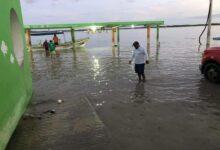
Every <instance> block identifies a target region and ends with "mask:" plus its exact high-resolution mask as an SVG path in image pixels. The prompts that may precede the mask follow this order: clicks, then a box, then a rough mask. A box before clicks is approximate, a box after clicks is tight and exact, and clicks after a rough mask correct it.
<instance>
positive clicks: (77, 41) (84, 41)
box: [75, 37, 89, 47]
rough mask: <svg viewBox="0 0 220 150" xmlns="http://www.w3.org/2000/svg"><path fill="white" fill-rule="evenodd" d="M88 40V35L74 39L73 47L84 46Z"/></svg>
mask: <svg viewBox="0 0 220 150" xmlns="http://www.w3.org/2000/svg"><path fill="white" fill-rule="evenodd" d="M88 41H89V37H87V38H83V39H78V40H76V43H75V47H85V46H86V44H87V42H88Z"/></svg>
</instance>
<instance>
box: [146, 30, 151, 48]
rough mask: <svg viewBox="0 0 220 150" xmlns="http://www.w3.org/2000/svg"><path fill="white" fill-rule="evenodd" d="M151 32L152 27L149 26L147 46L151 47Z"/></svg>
mask: <svg viewBox="0 0 220 150" xmlns="http://www.w3.org/2000/svg"><path fill="white" fill-rule="evenodd" d="M150 30H151V27H150V26H147V46H150Z"/></svg>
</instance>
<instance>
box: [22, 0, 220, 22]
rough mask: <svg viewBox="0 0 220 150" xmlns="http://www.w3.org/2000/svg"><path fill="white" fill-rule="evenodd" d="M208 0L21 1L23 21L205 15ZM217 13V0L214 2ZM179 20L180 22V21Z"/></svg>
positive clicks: (219, 7) (219, 8)
mask: <svg viewBox="0 0 220 150" xmlns="http://www.w3.org/2000/svg"><path fill="white" fill-rule="evenodd" d="M208 2H209V1H208V0H21V4H22V10H23V14H24V17H23V18H24V21H25V24H41V23H44V24H46V23H65V22H66V23H70V22H93V21H97V22H103V21H104V22H105V21H125V20H126V21H132V20H153V19H155V20H165V22H174V20H181V19H184V20H185V19H186V18H188V19H189V18H190V19H191V20H193V19H194V20H195V21H198V20H199V19H201V20H203V19H202V18H203V17H205V16H206V15H207V11H208ZM213 12H214V14H217V16H214V17H217V18H219V16H218V14H220V1H214V7H213ZM181 22H182V21H181Z"/></svg>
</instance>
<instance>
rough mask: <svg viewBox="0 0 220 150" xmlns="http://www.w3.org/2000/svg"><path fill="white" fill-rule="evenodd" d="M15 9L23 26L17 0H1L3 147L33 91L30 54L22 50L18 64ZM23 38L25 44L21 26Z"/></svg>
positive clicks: (0, 116)
mask: <svg viewBox="0 0 220 150" xmlns="http://www.w3.org/2000/svg"><path fill="white" fill-rule="evenodd" d="M12 9H14V11H15V12H16V13H17V16H18V20H19V22H20V24H21V26H22V27H23V22H22V15H21V8H20V3H19V0H0V20H1V23H0V150H3V149H5V147H6V145H7V143H8V141H9V138H10V137H11V135H12V133H13V131H14V129H15V128H16V126H17V123H18V121H19V119H20V117H21V116H22V114H23V113H24V111H25V109H26V106H27V104H28V102H29V100H30V98H31V95H32V79H31V73H30V66H29V54H28V52H27V49H26V48H24V49H21V51H23V52H24V61H23V65H22V66H19V64H18V61H17V59H16V56H15V53H14V46H13V41H12V37H11V21H10V14H11V10H12ZM21 30H22V39H23V44H24V47H26V46H25V38H24V29H23V28H21Z"/></svg>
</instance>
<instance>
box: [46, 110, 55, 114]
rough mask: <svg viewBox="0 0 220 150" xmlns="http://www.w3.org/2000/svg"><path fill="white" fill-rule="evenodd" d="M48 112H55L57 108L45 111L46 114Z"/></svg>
mask: <svg viewBox="0 0 220 150" xmlns="http://www.w3.org/2000/svg"><path fill="white" fill-rule="evenodd" d="M46 113H50V114H55V113H56V110H55V109H51V110H47V111H45V112H44V114H46Z"/></svg>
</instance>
